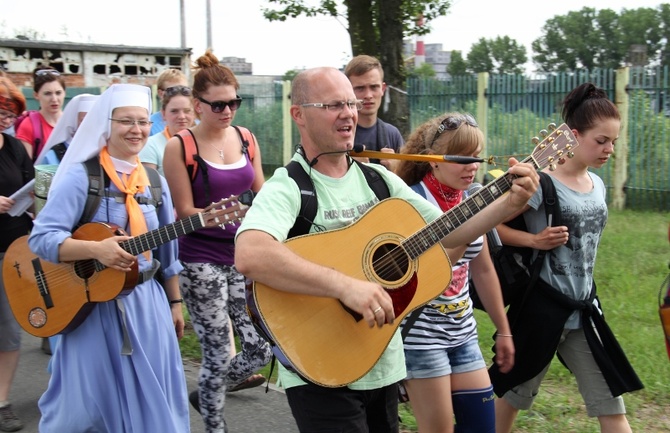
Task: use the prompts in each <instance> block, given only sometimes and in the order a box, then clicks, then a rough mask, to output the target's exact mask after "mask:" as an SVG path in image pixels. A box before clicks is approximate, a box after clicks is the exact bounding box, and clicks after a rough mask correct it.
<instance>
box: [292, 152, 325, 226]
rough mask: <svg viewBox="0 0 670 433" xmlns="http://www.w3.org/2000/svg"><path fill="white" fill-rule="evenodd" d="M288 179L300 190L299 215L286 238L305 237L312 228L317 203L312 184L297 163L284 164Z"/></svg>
mask: <svg viewBox="0 0 670 433" xmlns="http://www.w3.org/2000/svg"><path fill="white" fill-rule="evenodd" d="M286 170H287V171H288V175H289V177H291V179H293V180H294V181H295V183H297V184H298V189H299V190H300V213H299V214H298V217H297V218H296V219H295V223H294V224H293V227H292V228H291V230H289V232H288V238H293V237H296V236H301V235H306V234H307V233H309V229H310V228H311V227H312V223H313V222H314V218H315V217H316V211H317V207H318V205H317V201H316V191H315V190H314V184H313V183H312V179H310V177H309V175H308V174H307V172H306V171H305V170H304V169H303V168H302V166H301V165H300V163H299V162H297V161H291V162H289V163H288V164H286Z"/></svg>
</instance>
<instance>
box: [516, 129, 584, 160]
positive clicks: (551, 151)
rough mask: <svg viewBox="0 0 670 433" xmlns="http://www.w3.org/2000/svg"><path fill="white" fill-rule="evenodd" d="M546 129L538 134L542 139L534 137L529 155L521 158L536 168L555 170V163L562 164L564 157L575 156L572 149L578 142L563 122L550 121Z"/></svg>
mask: <svg viewBox="0 0 670 433" xmlns="http://www.w3.org/2000/svg"><path fill="white" fill-rule="evenodd" d="M547 129H549V131H547V130H544V129H543V130H542V131H540V135H542V137H544V139H543V140H542V141H540V139H539V138H537V137H534V138H533V143H534V144H536V146H535V149H533V152H532V153H531V154H530V156H529V157H528V158H526V159H524V160H523V162H529V163H531V164H533V165H535V168H536V169H537V170H541V169H543V168H545V167H547V166H548V167H549V169H550V170H552V171H553V170H555V169H556V165H557V164H563V163H564V162H565V158H566V157H567V158H572V157H573V156H575V154H574V152H573V151H574V149H575V148H576V147H577V146H579V142H578V141H577V138H575V135H574V134H573V133H572V130H571V129H570V127H569V126H568V125H566V124H565V123H564V124H562V125H561V126H558V127H557V126H556V124H554V123H551V124H550V125H549V126H548V127H547Z"/></svg>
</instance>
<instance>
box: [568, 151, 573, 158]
mask: <svg viewBox="0 0 670 433" xmlns="http://www.w3.org/2000/svg"><path fill="white" fill-rule="evenodd" d="M567 155H568V158H574V157H575V152H573V151H569V152H568V153H567Z"/></svg>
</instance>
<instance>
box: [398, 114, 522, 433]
mask: <svg viewBox="0 0 670 433" xmlns="http://www.w3.org/2000/svg"><path fill="white" fill-rule="evenodd" d="M483 143H484V135H483V133H482V131H481V130H480V129H479V128H478V126H477V122H476V121H475V119H474V118H473V117H472V116H470V115H469V114H460V113H447V114H445V115H442V116H439V117H436V118H433V119H431V120H429V121H427V122H425V123H424V124H422V125H421V126H419V127H418V128H417V129H416V130H415V131H414V132H413V133H412V134H411V136H410V137H409V139H408V140H407V143H406V144H405V146H404V147H403V148H402V149H401V153H408V154H428V155H430V154H435V155H459V156H467V157H476V156H477V155H478V154H479V152H480V151H481V150H482V146H483ZM478 168H479V162H473V163H465V164H447V163H436V162H414V161H407V160H405V161H401V162H400V164H398V168H397V171H396V173H397V174H398V176H400V177H401V178H402V179H403V180H404V181H405V182H406V183H407V184H408V185H410V186H411V187H412V189H414V190H415V191H416V192H417V193H419V194H420V195H422V196H423V197H425V198H426V199H427V200H428V201H430V202H431V203H432V204H433V205H435V206H437V207H439V208H440V209H441V210H442V211H443V212H444V211H447V210H449V209H451V208H452V207H454V206H456V205H457V204H458V203H460V202H461V201H462V200H463V199H464V191H466V190H468V188H469V187H470V185H472V183H473V182H474V180H475V174H476V173H477V169H478ZM485 239H486V238H485V237H483V236H480V237H479V238H478V239H477V240H476V241H474V242H472V243H470V244H468V246H467V249H466V250H465V253H464V255H463V257H461V259H460V260H458V261H457V262H456V263H454V264H453V268H452V275H453V276H452V280H451V283H450V284H449V286H448V287H446V288H445V290H444V292H443V293H442V295H440V296H439V297H437V298H436V299H434V300H433V301H432V302H430V303H429V304H428V305H426V306H425V307H423V308H421V309H419V310H416V311H415V312H413V313H411V314H410V315H409V316H408V317H407V318H406V319H405V321H404V322H403V323H402V328H403V330H402V333H403V336H404V348H405V364H406V367H407V379H405V381H404V383H403V385H404V388H405V390H406V392H407V395H408V397H409V401H410V404H411V405H412V409H413V411H414V416H415V417H416V421H417V425H418V428H419V431H421V432H424V433H425V432H428V433H431V432H440V433H444V432H453V431H454V420H455V422H456V424H457V425H458V431H464V432H465V431H467V432H494V431H495V407H494V396H493V387H492V386H491V381H490V379H489V375H488V372H487V370H486V362H485V361H484V357H483V355H482V353H481V350H480V349H479V343H478V338H477V323H476V321H475V317H474V314H473V307H472V302H471V301H470V295H469V284H468V275H469V273H471V274H472V278H473V280H474V281H475V283H476V286H477V288H478V290H479V291H480V293H478V294H479V295H480V298H481V299H482V303H483V304H484V306H485V307H486V311H487V312H488V313H489V315H490V317H491V320H492V321H493V323H494V325H495V326H496V328H497V331H498V334H497V338H496V353H497V358H496V361H497V362H498V363H499V366H500V369H501V371H508V370H509V369H511V368H512V366H513V365H514V344H513V342H512V338H510V337H511V331H510V327H509V324H508V322H507V317H506V316H505V310H504V306H503V301H502V294H501V291H500V283H499V281H498V277H497V276H496V271H495V268H494V266H493V263H492V261H491V257H490V255H489V252H488V244H487V242H486V241H485ZM435 272H446V271H445V270H440V269H435Z"/></svg>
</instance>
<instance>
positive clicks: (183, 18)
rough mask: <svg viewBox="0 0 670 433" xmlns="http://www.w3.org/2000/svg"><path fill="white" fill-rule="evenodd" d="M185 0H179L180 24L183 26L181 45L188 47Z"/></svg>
mask: <svg viewBox="0 0 670 433" xmlns="http://www.w3.org/2000/svg"><path fill="white" fill-rule="evenodd" d="M184 10H185V8H184V0H179V24H180V26H181V47H182V48H186V15H185V13H184Z"/></svg>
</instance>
